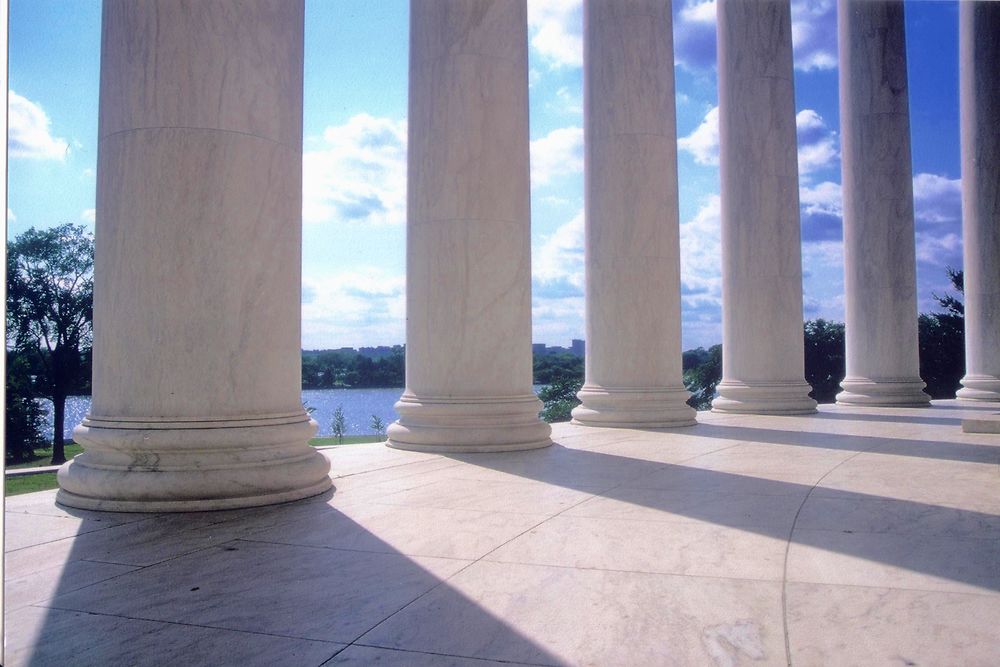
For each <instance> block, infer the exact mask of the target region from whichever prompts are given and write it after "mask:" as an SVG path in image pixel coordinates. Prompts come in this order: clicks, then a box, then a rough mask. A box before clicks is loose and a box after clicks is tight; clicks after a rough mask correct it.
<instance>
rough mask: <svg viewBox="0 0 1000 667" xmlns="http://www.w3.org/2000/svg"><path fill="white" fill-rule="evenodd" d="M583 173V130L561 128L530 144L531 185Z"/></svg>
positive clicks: (579, 128) (543, 183) (580, 128)
mask: <svg viewBox="0 0 1000 667" xmlns="http://www.w3.org/2000/svg"><path fill="white" fill-rule="evenodd" d="M582 171H583V128H582V127H562V128H559V129H556V130H552V131H551V132H549V133H548V134H547V135H545V136H544V137H542V138H541V139H535V140H534V141H532V142H531V184H532V185H534V186H538V185H546V184H548V183H549V182H550V181H552V179H554V178H557V177H559V176H564V175H566V174H576V173H580V172H582Z"/></svg>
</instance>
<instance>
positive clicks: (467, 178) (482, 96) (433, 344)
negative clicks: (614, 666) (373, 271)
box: [388, 0, 551, 451]
mask: <svg viewBox="0 0 1000 667" xmlns="http://www.w3.org/2000/svg"><path fill="white" fill-rule="evenodd" d="M527 20H528V19H527V5H526V3H525V2H524V0H476V1H475V2H472V1H468V0H439V1H437V2H414V3H412V4H411V13H410V79H409V81H410V96H409V105H410V106H409V119H408V121H407V122H408V132H409V144H408V152H407V168H408V177H407V209H406V210H407V222H406V313H407V320H406V384H407V386H406V391H405V392H404V393H403V395H402V397H401V398H400V400H399V402H398V403H397V404H396V412H398V413H399V416H400V418H399V420H398V421H396V422H394V423H393V424H392V425H390V426H389V429H388V436H389V443H390V446H392V447H397V448H401V449H409V450H431V451H498V450H509V449H529V448H535V447H545V446H548V445H549V444H550V443H551V441H550V440H549V431H550V429H549V427H548V425H546V424H545V423H543V422H541V421H540V420H539V419H538V411H539V410H540V409H541V403H540V402H539V401H538V399H537V398H536V397H535V395H534V393H533V392H532V389H531V247H530V245H531V244H530V241H531V238H530V235H531V232H530V224H531V220H530V218H531V216H530V213H529V196H530V193H529V183H528V180H529V166H528V42H527V39H528V38H527V30H528V27H527V26H528V24H527Z"/></svg>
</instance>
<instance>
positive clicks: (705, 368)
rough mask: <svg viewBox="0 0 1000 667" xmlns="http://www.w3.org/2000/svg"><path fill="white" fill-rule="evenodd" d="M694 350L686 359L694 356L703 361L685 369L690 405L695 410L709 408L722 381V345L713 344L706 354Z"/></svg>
mask: <svg viewBox="0 0 1000 667" xmlns="http://www.w3.org/2000/svg"><path fill="white" fill-rule="evenodd" d="M699 349H701V348H699ZM703 351H704V350H703ZM693 352H695V354H694V355H692V356H691V357H685V361H686V360H687V359H692V358H693V360H697V359H698V358H700V359H702V361H701V363H698V365H696V366H694V367H693V368H689V369H687V370H685V371H684V386H685V387H687V390H688V391H690V392H691V398H689V399H688V405H690V406H691V407H692V408H694V409H695V410H709V409H711V407H712V399H713V398H714V397H715V387H716V386H717V385H718V384H719V382H721V381H722V346H721V345H713V346H712V347H710V348H708V351H707V353H706V354H705V355H702V354H700V353H697V351H693ZM685 354H686V353H685Z"/></svg>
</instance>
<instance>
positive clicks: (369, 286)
mask: <svg viewBox="0 0 1000 667" xmlns="http://www.w3.org/2000/svg"><path fill="white" fill-rule="evenodd" d="M405 329H406V277H405V276H403V275H395V274H390V273H386V272H384V271H381V270H378V269H374V268H365V269H361V270H358V271H352V272H344V273H339V274H335V275H331V276H323V277H311V276H303V279H302V347H303V348H304V349H324V348H329V347H332V346H337V347H339V346H341V345H354V346H359V345H392V344H396V343H399V342H400V341H402V340H405V338H406V332H405Z"/></svg>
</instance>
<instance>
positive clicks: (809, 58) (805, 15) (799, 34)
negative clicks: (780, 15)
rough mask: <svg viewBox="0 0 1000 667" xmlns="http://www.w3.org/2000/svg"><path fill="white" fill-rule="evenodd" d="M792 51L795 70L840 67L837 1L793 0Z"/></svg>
mask: <svg viewBox="0 0 1000 667" xmlns="http://www.w3.org/2000/svg"><path fill="white" fill-rule="evenodd" d="M792 48H793V50H794V60H795V69H797V70H800V71H803V72H810V71H813V70H825V69H835V68H836V67H837V3H836V2H834V1H833V0H793V2H792Z"/></svg>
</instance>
